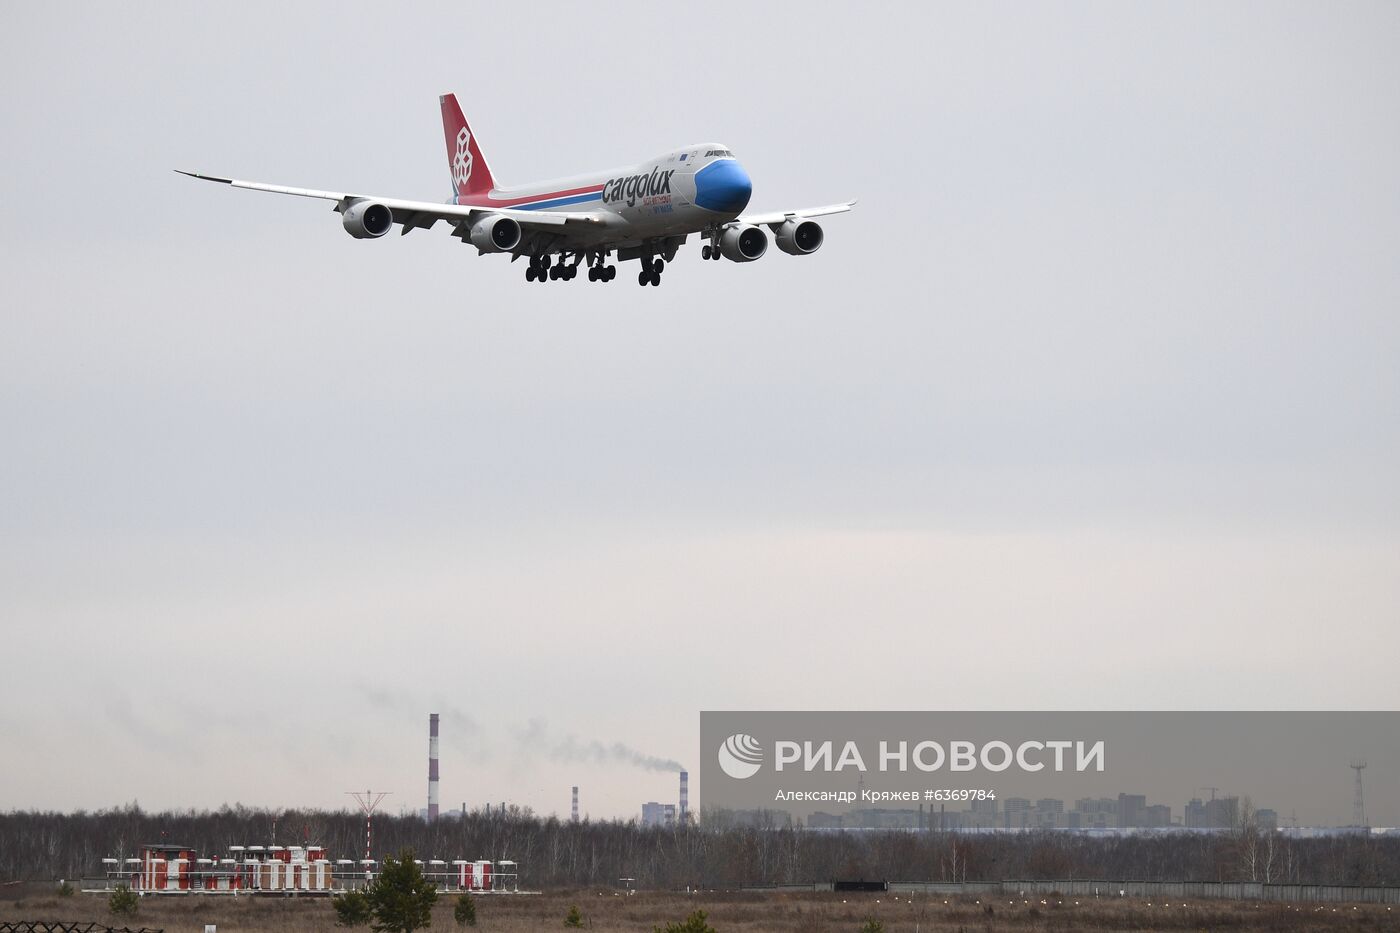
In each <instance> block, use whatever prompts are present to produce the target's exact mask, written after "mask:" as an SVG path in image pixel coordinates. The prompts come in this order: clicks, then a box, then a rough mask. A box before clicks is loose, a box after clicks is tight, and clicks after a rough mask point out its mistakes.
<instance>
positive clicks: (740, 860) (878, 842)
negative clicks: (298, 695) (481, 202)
mask: <svg viewBox="0 0 1400 933" xmlns="http://www.w3.org/2000/svg"><path fill="white" fill-rule="evenodd" d="M308 842H310V843H313V844H319V845H323V846H325V848H326V852H327V855H328V857H330V858H332V859H339V858H349V859H357V860H358V859H360V858H363V857H364V846H365V820H364V816H363V815H362V814H358V813H353V812H349V811H329V810H277V811H273V810H263V809H253V808H249V807H244V806H224V807H221V808H220V809H218V810H208V811H194V810H187V811H163V812H146V811H145V810H142V809H141V808H140V807H139V806H137V805H135V804H131V805H128V806H124V807H118V808H114V809H111V810H101V811H92V812H83V811H80V812H76V813H56V812H40V811H11V812H8V813H0V882H4V881H18V880H25V881H37V880H44V881H47V880H55V879H59V878H66V879H76V878H82V877H100V875H101V873H102V864H101V860H102V858H104V857H115V858H130V857H135V856H136V855H138V854H139V850H140V847H141V846H142V845H145V844H150V843H165V844H174V845H182V846H189V847H190V848H194V849H197V850H198V851H199V853H200V855H201V856H205V857H214V856H225V855H227V853H228V847H229V846H231V845H269V844H280V845H303V844H306V843H308ZM405 848H411V849H412V850H414V852H416V853H417V854H418V857H419V858H422V859H425V860H426V859H430V858H441V859H446V860H449V861H450V860H452V859H455V858H465V859H491V860H493V861H497V860H501V859H511V860H513V861H516V862H518V863H519V871H520V885H521V887H522V888H531V889H551V888H556V889H557V888H569V887H603V886H613V885H616V884H617V883H618V882H619V879H622V878H631V879H635V884H636V886H638V887H642V888H669V889H680V888H684V887H686V886H692V887H702V888H712V887H725V886H736V885H740V884H808V883H813V882H825V881H831V880H834V879H873V880H888V881H997V880H1003V879H1026V880H1035V879H1072V878H1103V879H1134V880H1147V881H1263V882H1272V883H1299V884H1367V885H1377V884H1400V838H1397V837H1394V836H1389V837H1387V836H1368V835H1362V834H1355V835H1338V836H1329V837H1322V838H1294V837H1292V836H1289V835H1286V834H1283V833H1278V832H1266V831H1261V830H1259V829H1257V828H1255V827H1253V826H1244V827H1241V828H1239V829H1236V830H1233V831H1225V832H1219V833H1144V834H1131V835H1121V836H1089V835H1083V834H1079V833H1073V832H1054V831H1046V832H1027V833H994V834H962V833H956V832H939V831H928V832H911V831H903V830H888V831H862V832H826V831H816V830H809V829H804V828H803V827H802V826H800V825H791V824H788V823H787V822H786V821H785V820H784V821H778V820H763V819H760V820H757V821H745V822H739V821H733V820H723V819H717V818H714V819H712V818H706V819H704V820H702V821H701V822H700V824H698V825H684V826H678V827H665V828H662V827H646V826H642V825H640V824H638V823H637V822H636V821H635V820H630V821H625V822H624V821H619V820H584V821H581V822H578V823H574V822H571V821H568V820H559V819H557V818H555V817H540V816H537V815H535V814H534V813H532V812H531V811H530V810H528V809H522V808H517V807H510V808H507V809H506V810H504V811H501V810H492V811H485V810H479V811H475V812H468V813H466V814H460V815H459V814H453V815H452V816H450V817H448V816H445V817H443V818H441V819H438V820H436V821H434V822H432V823H429V822H427V821H426V820H423V819H422V818H420V817H418V816H408V815H399V816H395V815H391V814H385V815H376V816H375V818H374V824H373V857H374V858H377V859H382V858H383V857H384V856H385V855H388V854H393V853H397V852H399V851H400V850H402V849H405Z"/></svg>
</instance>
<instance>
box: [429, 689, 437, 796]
mask: <svg viewBox="0 0 1400 933" xmlns="http://www.w3.org/2000/svg"><path fill="white" fill-rule="evenodd" d="M437 818H438V714H437V713H430V714H429V715H428V822H430V823H431V822H432V821H433V820H436V819H437Z"/></svg>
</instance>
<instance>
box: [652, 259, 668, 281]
mask: <svg viewBox="0 0 1400 933" xmlns="http://www.w3.org/2000/svg"><path fill="white" fill-rule="evenodd" d="M664 268H666V263H664V262H662V261H661V260H660V259H653V260H652V262H651V271H652V272H654V273H655V274H656V275H657V277H658V278H659V277H660V276H661V270H662V269H664Z"/></svg>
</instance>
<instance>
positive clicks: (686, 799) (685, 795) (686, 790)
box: [676, 771, 690, 826]
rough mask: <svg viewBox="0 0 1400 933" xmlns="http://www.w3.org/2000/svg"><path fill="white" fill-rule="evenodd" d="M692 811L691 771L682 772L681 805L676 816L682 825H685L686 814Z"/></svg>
mask: <svg viewBox="0 0 1400 933" xmlns="http://www.w3.org/2000/svg"><path fill="white" fill-rule="evenodd" d="M689 811H690V772H688V771H682V772H681V805H680V807H679V808H678V812H677V813H676V818H677V819H678V820H679V821H680V824H681V825H682V826H684V825H685V817H686V814H687V813H688V812H689Z"/></svg>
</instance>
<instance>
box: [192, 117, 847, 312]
mask: <svg viewBox="0 0 1400 933" xmlns="http://www.w3.org/2000/svg"><path fill="white" fill-rule="evenodd" d="M438 100H439V103H440V104H441V107H442V129H443V135H444V138H445V139H446V142H447V163H448V168H449V169H450V170H451V173H452V199H451V200H450V201H447V202H446V203H442V204H439V203H435V202H429V201H405V200H402V199H399V198H382V197H377V196H374V195H361V194H342V193H336V192H332V191H315V190H312V189H309V188H289V187H286V186H283V185H267V184H262V183H260V182H254V181H239V180H238V179H235V178H221V177H218V176H214V175H201V174H199V173H198V172H186V171H183V170H181V169H176V171H177V172H180V174H182V175H189V176H190V177H192V178H202V179H204V180H205V181H217V182H221V183H222V184H225V185H232V186H233V187H235V188H250V189H252V190H254V191H271V192H273V193H275V194H292V195H298V196H300V197H305V198H321V199H323V200H327V201H334V202H336V204H335V208H334V209H335V211H336V212H337V213H339V214H340V215H341V224H342V225H343V226H344V227H345V230H346V232H347V233H349V234H350V235H351V236H352V237H355V238H356V239H360V240H372V239H377V238H379V237H382V236H384V234H386V233H388V232H389V230H390V229H392V228H393V225H394V224H399V225H400V226H401V227H402V229H401V230H400V231H399V232H400V235H402V234H406V233H409V232H410V231H412V230H417V229H419V228H422V229H425V230H426V229H429V228H431V227H433V226H434V225H435V224H436V223H437V222H438V221H440V220H443V221H446V222H447V226H448V228H449V230H450V231H451V233H452V235H453V236H455V237H457V238H458V239H460V240H461V241H462V242H463V243H470V244H471V245H472V246H475V247H476V249H477V255H483V254H486V253H508V254H509V255H510V257H511V262H514V261H515V260H517V259H520V258H522V257H525V258H527V259H528V260H529V263H528V267H527V268H526V270H525V280H526V281H527V282H545V281H558V280H565V281H567V280H569V279H572V278H574V277H575V276H576V275H577V274H578V268H579V266H580V265H583V264H586V265H587V267H588V280H589V281H590V282H610V281H612V280H613V279H614V278H616V277H617V267H616V266H615V265H612V264H611V263H610V262H609V260H610V259H611V258H612V257H613V256H614V255H615V256H616V260H617V262H627V261H630V260H633V259H636V260H639V261H640V264H641V271H640V272H638V273H637V284H638V285H642V286H646V285H652V286H657V285H660V284H661V272H662V270H663V269H664V268H665V265H666V263H668V262H671V261H673V260H674V259H675V258H676V252H677V250H679V249H680V247H681V246H683V245H684V244H685V242H686V239H687V238H688V237H689V236H691V235H692V234H697V235H699V236H700V237H701V238H702V239H704V240H706V241H707V242H706V244H705V246H703V247H702V248H701V250H700V255H701V257H702V258H703V259H707V260H718V259H721V258H723V259H729V260H732V261H733V262H753V261H754V260H757V259H761V258H762V257H763V256H764V254H765V253H767V251H768V240H769V235H768V231H772V234H773V239H774V240H775V241H776V242H777V244H778V249H780V250H782V251H783V252H784V253H788V254H789V255H793V256H806V255H810V254H812V253H815V252H816V251H817V250H818V249H820V248H821V245H822V242H823V241H824V239H825V235H824V234H823V232H822V228H821V225H820V224H818V223H817V222H816V221H815V220H813V219H812V218H814V217H824V216H826V215H828V214H839V213H842V212H844V211H849V210H850V209H851V208H852V207H854V206H855V203H856V202H855V201H846V202H844V203H840V204H830V205H827V206H825V207H812V208H807V209H804V210H797V211H777V212H774V213H769V214H747V215H746V214H744V213H743V211H744V209H745V208H746V207H748V203H749V196H750V194H751V193H752V191H753V185H752V182H751V181H750V179H749V175H748V173H747V172H745V171H744V167H743V166H742V165H740V164H739V161H738V160H737V159H735V158H734V154H733V153H732V152H731V151H730V150H729V148H728V147H727V146H724V145H723V144H721V143H699V144H696V145H693V146H686V147H684V148H681V149H675V150H673V151H671V152H667V153H665V154H663V155H660V156H657V157H656V158H653V159H649V160H647V161H645V162H642V163H640V164H638V165H633V166H628V167H625V168H618V169H613V170H612V171H607V172H595V173H593V174H589V175H578V176H575V177H572V178H562V179H557V180H554V181H546V182H539V183H537V184H532V185H524V186H520V187H515V188H503V187H498V185H497V183H496V176H495V175H494V174H493V173H492V171H491V166H490V165H488V164H487V162H486V157H485V156H484V155H483V154H482V152H481V144H480V143H479V142H478V141H477V138H476V135H475V134H474V133H472V130H471V127H470V126H468V125H467V120H466V118H465V117H464V116H463V115H462V108H461V107H460V106H458V104H457V97H456V95H454V94H445V95H443V96H442V97H440V98H439V99H438ZM765 228H767V229H766V230H765Z"/></svg>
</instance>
